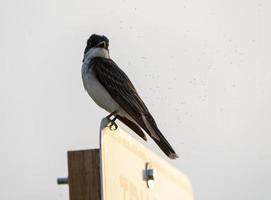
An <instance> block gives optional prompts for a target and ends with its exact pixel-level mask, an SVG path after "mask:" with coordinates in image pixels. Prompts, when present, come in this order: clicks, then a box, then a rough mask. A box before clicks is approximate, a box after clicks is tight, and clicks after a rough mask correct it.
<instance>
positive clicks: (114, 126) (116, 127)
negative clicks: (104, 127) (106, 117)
mask: <svg viewBox="0 0 271 200" xmlns="http://www.w3.org/2000/svg"><path fill="white" fill-rule="evenodd" d="M108 127H109V129H110V130H111V131H115V130H117V129H118V125H117V124H116V122H114V121H110V122H109V126H108Z"/></svg>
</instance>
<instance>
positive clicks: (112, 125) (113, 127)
mask: <svg viewBox="0 0 271 200" xmlns="http://www.w3.org/2000/svg"><path fill="white" fill-rule="evenodd" d="M116 113H117V112H116V111H115V112H112V113H110V114H109V115H108V116H106V118H107V119H108V121H109V123H108V127H109V129H110V130H111V131H115V130H117V129H118V125H117V124H116V122H115V121H116V119H117V118H118V116H117V115H116V116H115V117H114V118H113V119H111V118H110V117H112V116H113V115H115V114H116Z"/></svg>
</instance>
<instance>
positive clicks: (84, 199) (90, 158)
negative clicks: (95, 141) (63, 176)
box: [68, 149, 101, 200]
mask: <svg viewBox="0 0 271 200" xmlns="http://www.w3.org/2000/svg"><path fill="white" fill-rule="evenodd" d="M68 173H69V191H70V200H101V185H100V151H99V149H91V150H80V151H69V152H68Z"/></svg>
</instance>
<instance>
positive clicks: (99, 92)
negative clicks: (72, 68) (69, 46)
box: [82, 48, 120, 113]
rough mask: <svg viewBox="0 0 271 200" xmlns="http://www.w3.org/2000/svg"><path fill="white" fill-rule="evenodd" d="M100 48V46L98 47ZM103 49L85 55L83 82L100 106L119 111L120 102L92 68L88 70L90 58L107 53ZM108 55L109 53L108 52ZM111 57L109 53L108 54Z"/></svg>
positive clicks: (110, 110) (107, 109)
mask: <svg viewBox="0 0 271 200" xmlns="http://www.w3.org/2000/svg"><path fill="white" fill-rule="evenodd" d="M98 49H100V48H98ZM100 50H101V51H99V50H97V48H96V49H94V50H93V51H91V49H90V51H89V52H88V53H87V54H86V55H85V58H84V63H83V66H82V79H83V84H84V87H85V89H86V91H87V92H88V94H89V96H90V97H91V98H92V99H93V100H94V101H95V103H96V104H98V105H99V106H100V107H102V108H103V109H105V110H106V111H108V112H110V113H111V112H114V111H119V110H120V106H119V105H118V103H117V102H116V101H115V100H114V99H113V98H112V97H111V95H110V94H109V93H108V92H107V90H106V89H105V88H104V87H103V85H102V84H101V83H100V82H99V81H98V80H97V78H96V77H95V76H94V74H93V72H92V69H91V68H90V69H89V70H88V71H87V67H88V64H89V62H90V60H91V59H92V58H94V57H97V55H105V54H104V53H105V52H103V49H100ZM107 55H108V54H107ZM98 57H104V56H98ZM108 58H109V55H108Z"/></svg>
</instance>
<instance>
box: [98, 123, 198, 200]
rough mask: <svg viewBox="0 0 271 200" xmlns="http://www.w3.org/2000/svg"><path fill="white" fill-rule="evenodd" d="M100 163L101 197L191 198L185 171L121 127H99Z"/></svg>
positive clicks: (140, 199) (134, 199) (105, 199)
mask: <svg viewBox="0 0 271 200" xmlns="http://www.w3.org/2000/svg"><path fill="white" fill-rule="evenodd" d="M101 165H102V173H101V174H102V175H101V176H102V177H101V179H102V197H103V200H167V199H168V200H192V199H193V194H192V188H191V185H190V182H189V180H188V178H187V177H186V176H185V175H184V174H182V173H181V172H180V171H178V170H177V169H176V168H174V167H173V166H171V165H170V164H169V163H167V162H166V161H165V160H163V159H161V158H160V157H158V156H157V155H156V154H154V153H153V152H152V151H150V150H149V149H148V148H146V147H145V146H143V145H142V144H141V143H139V142H138V141H136V140H135V139H134V138H132V137H131V136H130V135H129V134H127V133H125V132H124V131H123V130H121V129H120V128H118V129H117V130H115V131H111V130H110V129H109V128H108V127H106V128H104V129H101ZM148 179H149V180H148ZM152 179H153V180H152Z"/></svg>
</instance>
